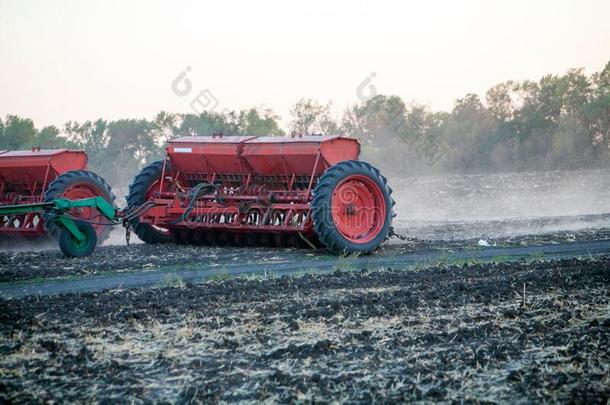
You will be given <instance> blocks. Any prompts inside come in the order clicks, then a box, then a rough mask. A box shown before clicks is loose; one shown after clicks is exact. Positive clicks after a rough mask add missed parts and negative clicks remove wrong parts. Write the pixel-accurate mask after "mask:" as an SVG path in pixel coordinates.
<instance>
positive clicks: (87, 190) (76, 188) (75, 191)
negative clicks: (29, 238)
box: [44, 170, 116, 243]
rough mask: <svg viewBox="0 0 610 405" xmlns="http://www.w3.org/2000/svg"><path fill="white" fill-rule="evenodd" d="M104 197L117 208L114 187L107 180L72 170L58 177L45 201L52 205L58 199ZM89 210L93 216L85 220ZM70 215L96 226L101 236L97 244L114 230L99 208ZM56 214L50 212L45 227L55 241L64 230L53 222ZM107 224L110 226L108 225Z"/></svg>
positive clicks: (72, 212)
mask: <svg viewBox="0 0 610 405" xmlns="http://www.w3.org/2000/svg"><path fill="white" fill-rule="evenodd" d="M98 196H99V197H102V198H103V199H104V200H106V201H107V202H108V203H109V204H110V205H112V206H113V207H114V208H115V209H116V205H115V202H114V200H115V198H116V197H115V195H114V194H113V192H112V188H110V186H109V185H108V183H106V181H105V180H104V179H102V178H101V177H100V176H98V175H97V174H95V173H92V172H90V171H88V170H71V171H69V172H65V173H63V174H61V175H59V176H57V177H56V178H55V180H53V181H52V182H51V184H49V187H48V188H47V191H46V192H45V194H44V200H45V202H51V201H53V200H56V199H58V198H67V199H81V198H90V197H98ZM84 211H88V212H89V215H88V216H89V217H86V216H85V217H84V216H83V215H84V214H83V212H84ZM68 215H70V216H72V217H74V218H75V219H78V220H80V221H82V222H89V223H91V225H93V228H94V229H95V232H96V234H97V242H99V243H102V242H103V241H104V240H105V239H106V238H107V237H108V235H109V234H110V231H111V230H112V227H111V226H108V225H107V224H110V221H108V219H106V218H105V217H104V216H103V215H101V214H100V213H99V212H98V211H97V210H96V209H95V208H91V209H88V208H82V209H79V208H75V209H73V210H70V211H69V212H68ZM53 217H54V214H53V213H52V212H51V213H47V214H45V215H44V225H45V228H46V229H47V232H48V233H49V234H50V235H51V236H52V237H54V238H55V239H57V238H59V236H60V233H61V227H59V226H58V225H57V224H55V222H54V221H53ZM105 224H106V225H105Z"/></svg>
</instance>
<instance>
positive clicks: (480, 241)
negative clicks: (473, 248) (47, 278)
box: [479, 239, 491, 247]
mask: <svg viewBox="0 0 610 405" xmlns="http://www.w3.org/2000/svg"><path fill="white" fill-rule="evenodd" d="M479 246H483V247H487V246H491V245H490V244H489V242H487V241H486V240H485V239H479Z"/></svg>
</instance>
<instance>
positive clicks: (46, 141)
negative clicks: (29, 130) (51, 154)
mask: <svg viewBox="0 0 610 405" xmlns="http://www.w3.org/2000/svg"><path fill="white" fill-rule="evenodd" d="M35 143H36V146H38V147H40V148H43V149H53V148H63V147H66V146H69V145H68V143H67V140H66V139H65V138H62V137H61V136H59V129H57V127H56V126H54V125H49V126H46V127H44V128H43V129H41V130H40V131H38V133H37V134H36V141H35Z"/></svg>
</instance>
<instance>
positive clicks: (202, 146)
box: [167, 136, 253, 174]
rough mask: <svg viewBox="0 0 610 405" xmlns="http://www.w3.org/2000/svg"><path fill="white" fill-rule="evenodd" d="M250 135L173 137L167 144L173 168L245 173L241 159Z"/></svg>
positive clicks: (189, 170)
mask: <svg viewBox="0 0 610 405" xmlns="http://www.w3.org/2000/svg"><path fill="white" fill-rule="evenodd" d="M252 138H253V137H251V136H228V137H211V136H190V137H184V138H178V139H173V140H171V141H170V142H169V146H168V147H167V154H168V156H169V158H170V160H171V162H172V169H173V170H174V171H175V172H177V171H181V172H186V173H227V174H240V173H242V172H243V170H244V169H243V168H242V166H243V162H242V161H241V160H240V158H239V155H240V153H241V147H242V144H243V142H245V141H246V140H248V139H252Z"/></svg>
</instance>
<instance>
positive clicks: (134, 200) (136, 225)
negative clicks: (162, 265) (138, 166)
mask: <svg viewBox="0 0 610 405" xmlns="http://www.w3.org/2000/svg"><path fill="white" fill-rule="evenodd" d="M165 170H166V172H167V171H170V166H169V162H167V164H166V166H165ZM162 173H163V160H159V161H157V162H153V163H151V164H149V165H148V166H146V167H145V168H143V169H142V171H141V172H140V173H139V174H138V175H137V176H136V177H135V178H134V179H133V182H132V183H131V184H130V185H129V194H128V195H127V208H128V210H129V211H133V210H135V209H137V208H138V207H139V206H140V205H142V204H144V203H145V202H146V200H147V198H146V194H147V193H148V191H149V190H150V188H151V187H152V186H153V185H154V184H155V183H156V182H158V181H159V180H161V175H162ZM129 222H130V225H131V228H132V229H133V232H134V233H135V234H136V235H138V238H140V239H141V240H142V241H143V242H145V243H150V244H155V243H169V242H172V236H171V234H170V232H169V231H166V230H163V229H159V228H156V227H154V226H152V225H151V224H147V223H141V222H140V221H139V218H137V217H136V218H133V219H132V220H130V221H129Z"/></svg>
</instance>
